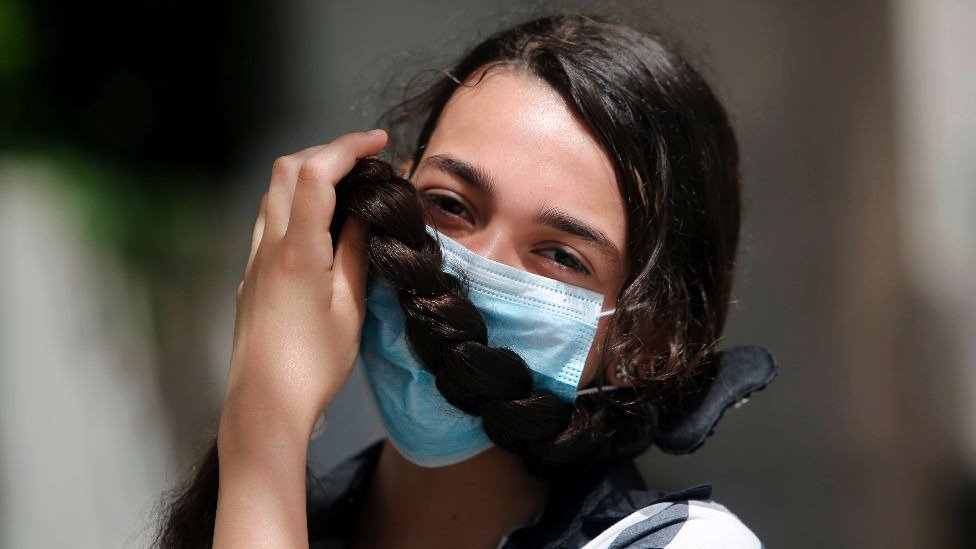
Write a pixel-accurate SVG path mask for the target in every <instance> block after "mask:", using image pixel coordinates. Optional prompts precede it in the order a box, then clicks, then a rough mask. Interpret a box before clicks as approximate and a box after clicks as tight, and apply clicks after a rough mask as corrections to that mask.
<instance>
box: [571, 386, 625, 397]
mask: <svg viewBox="0 0 976 549" xmlns="http://www.w3.org/2000/svg"><path fill="white" fill-rule="evenodd" d="M617 389H623V387H621V386H619V385H604V386H602V387H590V388H588V389H583V390H581V391H576V396H578V397H579V396H584V395H592V394H594V393H597V392H600V391H606V392H610V391H616V390H617Z"/></svg>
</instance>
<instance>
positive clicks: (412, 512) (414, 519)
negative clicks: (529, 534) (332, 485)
mask: <svg viewBox="0 0 976 549" xmlns="http://www.w3.org/2000/svg"><path fill="white" fill-rule="evenodd" d="M546 495H547V485H546V484H545V482H543V481H541V480H539V479H537V478H534V477H532V476H530V475H529V474H528V473H526V472H525V469H524V468H523V467H522V463H521V460H520V459H519V458H518V457H517V456H515V455H513V454H510V453H508V452H505V451H503V450H500V449H498V448H497V447H492V448H491V449H489V450H487V451H485V452H482V453H480V454H478V455H477V456H475V457H473V458H471V459H469V460H466V461H463V462H461V463H458V464H455V465H450V466H447V467H436V468H426V467H420V466H418V465H415V464H413V463H411V462H409V461H407V460H406V459H404V457H403V456H402V455H400V453H399V452H398V451H397V450H396V448H395V447H394V446H393V445H392V444H390V443H389V442H387V443H386V444H385V445H384V447H383V450H382V453H381V454H380V460H379V463H378V464H377V467H376V472H375V473H374V475H373V480H372V482H371V485H370V488H369V493H368V496H367V499H366V504H365V507H364V510H363V515H362V519H361V520H360V522H359V528H358V532H357V536H356V537H357V540H358V542H357V545H358V546H360V547H431V548H436V547H492V548H494V547H497V546H498V542H499V541H500V540H501V539H502V537H503V536H504V535H505V534H507V533H508V532H509V531H510V530H512V529H513V528H516V527H518V526H522V525H525V524H529V523H531V522H532V520H533V519H534V518H535V517H536V515H537V514H538V513H539V512H540V511H541V510H542V508H543V506H544V505H545V501H546Z"/></svg>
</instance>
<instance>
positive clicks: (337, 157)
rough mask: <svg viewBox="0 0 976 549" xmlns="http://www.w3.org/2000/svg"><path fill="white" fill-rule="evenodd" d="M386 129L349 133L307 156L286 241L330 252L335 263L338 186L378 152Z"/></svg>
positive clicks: (295, 193)
mask: <svg viewBox="0 0 976 549" xmlns="http://www.w3.org/2000/svg"><path fill="white" fill-rule="evenodd" d="M386 139H387V135H386V132H383V131H382V130H380V131H379V132H378V133H371V132H356V133H349V134H345V135H343V136H341V137H339V138H338V139H336V140H335V141H333V142H332V143H329V144H328V145H327V146H325V147H324V148H322V149H320V150H318V151H316V152H315V153H314V154H313V155H312V156H310V157H309V158H307V159H306V160H305V161H304V162H303V163H302V165H301V166H300V167H299V169H298V173H297V178H296V185H295V189H294V197H293V200H292V204H291V215H290V217H289V219H288V227H287V231H286V235H285V239H286V240H291V244H292V245H295V246H297V247H298V248H300V249H302V250H306V251H307V252H308V253H321V252H322V251H323V250H325V251H327V252H328V254H329V257H328V258H327V261H328V263H329V264H330V265H331V263H332V255H331V254H332V236H331V235H330V234H329V225H330V224H331V223H332V214H333V213H334V212H335V199H336V194H335V186H336V184H337V183H338V182H339V181H340V180H341V179H342V178H343V177H345V175H346V174H348V173H349V171H350V170H352V167H353V165H354V164H355V163H356V161H357V160H359V159H360V158H366V157H367V156H372V155H375V154H378V153H379V152H380V151H381V150H383V147H384V146H385V145H386Z"/></svg>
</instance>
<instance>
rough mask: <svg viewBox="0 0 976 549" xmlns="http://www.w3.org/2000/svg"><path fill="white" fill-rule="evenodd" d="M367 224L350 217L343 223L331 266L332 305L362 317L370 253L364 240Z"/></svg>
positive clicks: (367, 230)
mask: <svg viewBox="0 0 976 549" xmlns="http://www.w3.org/2000/svg"><path fill="white" fill-rule="evenodd" d="M368 233H369V224H368V223H366V222H365V221H363V220H362V219H359V218H358V217H352V216H349V217H347V218H346V221H345V222H344V223H343V226H342V231H341V233H340V234H341V236H340V237H339V242H338V243H337V244H336V251H335V264H334V265H333V267H332V272H333V278H332V280H333V282H332V283H333V288H334V289H335V291H333V292H332V306H333V308H336V307H338V308H340V309H344V310H346V311H349V313H350V314H352V313H355V314H356V315H357V317H360V318H361V317H362V315H364V314H365V312H366V272H367V270H368V268H369V255H368V253H367V250H366V246H367V245H368V243H367V242H366V238H367V235H368Z"/></svg>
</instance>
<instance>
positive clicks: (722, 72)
mask: <svg viewBox="0 0 976 549" xmlns="http://www.w3.org/2000/svg"><path fill="white" fill-rule="evenodd" d="M576 8H580V9H586V10H590V11H592V12H595V13H602V14H606V15H611V16H615V17H616V18H617V19H618V20H621V21H624V22H629V23H631V24H633V25H634V26H636V27H638V28H644V29H654V30H657V31H659V32H661V33H663V34H664V35H666V36H669V37H671V38H672V39H675V40H677V41H678V42H679V44H681V45H682V49H683V51H684V52H685V54H686V55H687V56H688V57H690V58H691V59H692V61H693V62H695V63H697V65H698V66H700V67H701V68H702V70H703V72H704V73H705V74H706V75H707V77H708V78H709V80H710V81H711V82H712V83H713V85H714V86H715V87H716V89H717V90H718V92H719V93H720V95H721V97H722V98H723V100H724V102H725V103H726V105H727V107H728V109H729V110H730V112H731V113H732V116H733V118H734V121H735V124H736V127H737V130H738V133H739V137H740V140H741V146H742V154H743V171H744V181H745V205H746V218H745V225H744V237H743V245H742V248H741V249H742V255H741V268H740V271H739V274H738V279H737V286H736V290H735V295H736V299H737V304H736V306H735V308H734V309H733V311H732V316H731V318H730V321H729V323H728V329H727V332H726V335H727V339H726V344H728V345H732V344H740V343H741V344H761V345H765V346H767V347H769V348H770V349H771V350H772V351H773V352H774V353H775V355H776V356H777V358H778V360H779V362H780V366H781V373H780V376H779V377H778V378H777V380H776V381H775V382H774V383H773V384H772V385H771V386H770V387H769V388H768V389H767V390H766V391H763V392H761V393H757V394H756V395H755V397H754V398H753V399H752V401H751V402H750V403H749V404H748V405H746V406H744V407H742V408H738V409H734V410H730V411H729V413H727V414H726V415H725V418H724V419H723V421H722V424H721V425H720V426H719V429H718V430H717V433H716V435H715V436H713V437H712V438H711V439H709V441H708V443H707V444H706V445H705V446H704V447H703V448H702V449H701V450H699V451H698V452H697V453H695V454H694V455H692V456H687V457H672V456H667V455H663V454H661V453H659V452H655V451H653V450H652V451H651V452H649V453H648V454H647V455H645V456H644V457H643V458H641V460H640V462H639V465H640V466H641V468H642V471H643V473H644V474H645V476H646V477H647V480H648V483H649V485H650V486H651V487H652V488H655V489H660V490H673V489H679V488H683V487H686V486H690V485H693V484H698V483H712V484H713V485H714V487H715V488H714V493H713V497H714V498H715V499H716V500H717V501H719V502H721V503H723V504H725V505H726V506H727V507H729V508H730V509H731V510H732V511H733V512H735V513H736V514H737V515H738V516H739V517H740V518H741V519H742V520H743V521H744V522H745V523H746V524H747V525H749V526H750V527H751V528H752V529H753V530H754V531H755V532H756V533H757V534H758V535H759V537H760V538H761V539H762V540H763V541H764V542H765V543H766V545H767V546H768V547H796V548H808V547H809V548H813V547H965V546H967V544H971V543H972V541H971V540H972V539H974V536H976V276H973V274H972V273H973V272H974V270H976V247H974V245H973V242H974V235H976V115H974V108H973V100H974V99H976V66H974V63H973V61H972V52H974V51H976V35H974V33H973V32H972V29H973V28H976V4H974V3H973V2H972V1H971V0H933V1H924V2H923V1H922V0H918V1H910V0H891V1H881V0H852V1H848V2H778V1H773V0H740V1H738V2H734V3H733V2H715V3H713V2H706V1H702V0H687V1H684V2H680V3H679V2H672V3H665V2H657V1H655V2H647V1H634V2H617V3H614V4H612V5H610V4H607V3H605V2H601V3H599V4H584V3H580V2H547V3H543V4H533V5H531V6H528V5H526V4H525V3H516V2H496V3H493V4H492V3H486V2H477V1H474V0H452V1H446V0H424V1H415V2H379V1H374V0H363V1H360V2H357V3H355V4H354V3H352V2H330V1H312V0H282V1H280V2H274V3H257V2H234V3H207V2H203V3H201V2H190V1H187V0H175V1H171V2H120V1H109V2H100V3H97V5H96V4H93V3H77V2H76V3H68V2H53V1H50V0H32V1H30V2H27V1H26V0H0V97H2V102H0V547H5V548H8V547H9V548H20V547H30V548H34V547H39V548H46V547H67V546H70V547H76V548H104V547H123V546H124V547H141V546H144V545H146V543H147V542H148V540H149V539H150V538H151V535H152V532H153V529H154V528H155V523H154V519H155V516H156V512H157V510H158V509H157V505H158V502H159V498H160V496H161V494H162V492H163V491H164V490H166V489H167V488H170V487H172V486H174V485H175V484H176V483H177V482H178V481H179V480H180V479H181V478H183V476H184V475H185V474H186V472H187V470H188V468H189V467H190V466H191V464H192V463H193V461H194V459H195V458H196V456H197V455H198V453H199V452H200V451H201V449H202V447H203V446H204V445H205V444H206V443H207V441H208V440H209V437H210V436H212V434H213V433H214V431H215V428H216V425H217V418H218V415H219V407H220V402H221V398H222V395H223V390H224V380H225V375H226V369H227V365H228V362H229V356H230V344H231V338H232V333H233V321H234V300H235V291H236V288H237V284H238V282H239V280H240V277H241V274H242V272H243V268H244V264H245V261H246V258H247V253H248V247H249V242H250V236H251V227H252V225H253V221H254V218H255V216H256V214H257V210H258V201H259V199H260V196H261V194H262V193H263V192H264V190H265V189H266V186H267V184H268V178H269V175H270V169H271V165H272V162H273V161H274V159H275V158H276V157H277V156H280V155H283V154H287V153H290V152H294V151H296V150H299V149H301V148H304V147H306V146H309V145H312V144H317V143H322V142H327V141H329V140H331V139H333V138H334V137H336V136H337V135H338V134H340V133H343V132H347V131H352V130H358V129H368V128H372V127H375V126H376V120H377V118H378V116H379V115H380V114H381V110H382V109H383V108H384V107H388V106H390V105H391V104H392V102H393V100H395V98H396V95H397V92H398V91H399V89H400V85H401V84H402V83H403V82H405V81H406V80H408V79H409V78H410V77H411V76H413V75H414V74H415V73H417V72H420V71H421V70H424V69H429V68H442V67H447V66H448V65H449V64H450V61H451V60H452V59H453V58H454V56H455V55H457V54H459V53H460V52H461V51H462V50H464V49H465V48H466V47H468V46H470V45H472V44H474V43H475V42H476V41H477V40H478V39H479V38H481V37H484V36H485V35H486V34H488V33H489V32H491V31H492V30H495V29H498V28H501V27H502V26H505V25H508V24H511V23H515V22H519V21H522V20H524V19H527V18H529V17H531V16H533V15H536V14H538V13H540V12H546V11H547V10H553V9H576ZM329 414H330V424H329V427H328V430H327V431H326V433H325V434H324V435H323V436H322V437H320V438H318V439H316V440H315V442H314V443H313V448H312V452H311V456H310V459H311V460H312V463H313V466H314V467H315V468H316V469H317V470H319V471H325V470H327V469H328V468H329V467H331V466H332V465H334V464H335V463H336V462H337V461H339V460H340V459H342V458H343V457H345V456H348V455H349V454H351V453H352V452H354V451H355V450H357V449H359V448H361V447H363V446H365V445H366V444H368V443H369V442H371V441H373V440H375V439H377V438H379V437H381V436H382V428H381V426H380V425H379V423H378V422H377V419H376V417H375V415H374V412H373V410H372V407H371V404H370V402H369V398H368V397H367V394H366V392H365V385H364V382H363V379H362V378H361V377H360V375H359V374H358V373H357V374H355V375H354V376H353V378H352V380H351V382H350V383H349V385H348V387H347V388H346V389H345V390H344V392H343V393H342V394H341V395H340V397H339V399H338V400H337V401H336V402H335V403H334V404H333V405H332V406H331V407H330V409H329ZM967 542H968V543H967ZM968 546H971V545H968Z"/></svg>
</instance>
